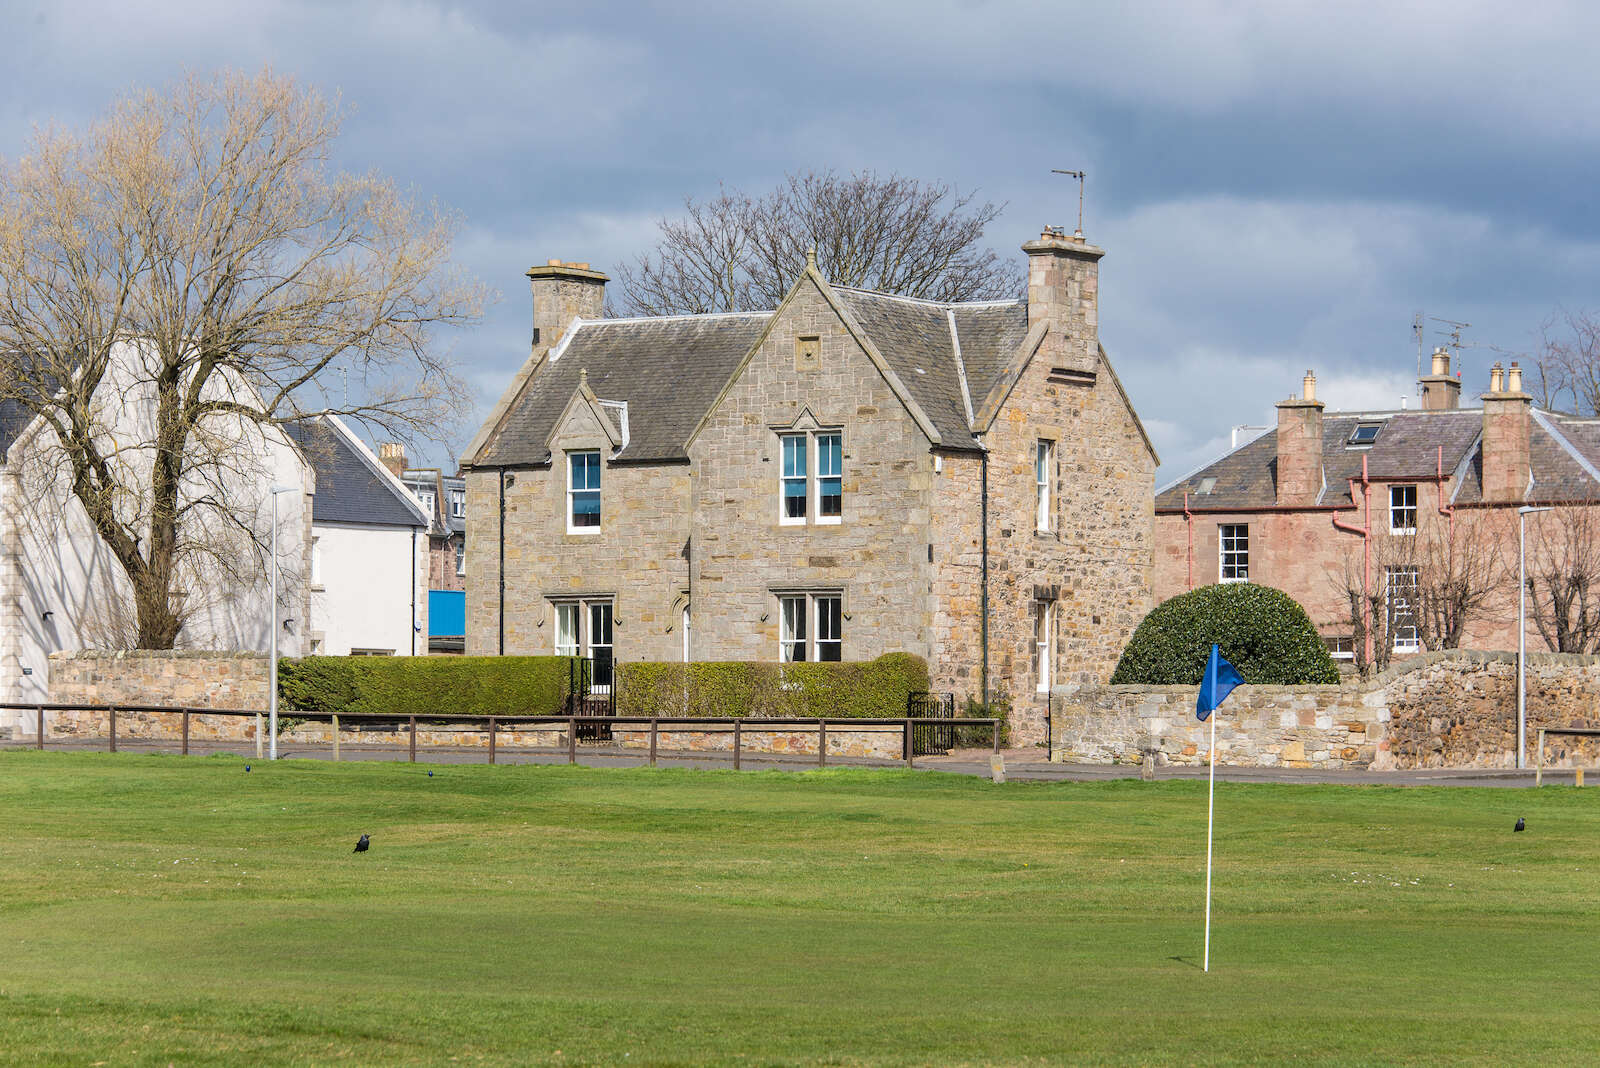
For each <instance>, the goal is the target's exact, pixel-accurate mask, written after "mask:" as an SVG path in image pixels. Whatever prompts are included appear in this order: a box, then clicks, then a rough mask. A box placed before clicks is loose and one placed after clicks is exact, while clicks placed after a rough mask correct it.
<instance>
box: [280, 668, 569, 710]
mask: <svg viewBox="0 0 1600 1068" xmlns="http://www.w3.org/2000/svg"><path fill="white" fill-rule="evenodd" d="M571 663H572V658H571V657H565V656H308V657H305V658H303V659H300V660H280V661H279V662H278V696H279V697H280V699H282V700H283V701H285V702H286V703H287V704H288V705H289V707H290V708H291V709H300V710H304V711H312V712H325V713H326V712H331V713H335V714H338V713H344V712H385V713H390V714H397V715H423V714H429V715H432V714H437V713H441V712H449V713H454V712H462V713H470V714H473V715H486V716H495V715H540V716H542V715H552V716H553V715H558V714H560V713H561V712H562V711H563V709H562V702H563V701H564V700H565V699H566V695H567V680H568V677H569V671H570V667H569V665H570V664H571Z"/></svg>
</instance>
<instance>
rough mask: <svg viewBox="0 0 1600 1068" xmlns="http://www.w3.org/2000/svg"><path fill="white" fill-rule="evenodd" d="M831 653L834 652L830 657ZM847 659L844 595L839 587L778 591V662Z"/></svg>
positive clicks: (796, 662)
mask: <svg viewBox="0 0 1600 1068" xmlns="http://www.w3.org/2000/svg"><path fill="white" fill-rule="evenodd" d="M796 624H798V626H796ZM835 628H836V629H835ZM797 632H798V633H797ZM829 653H832V654H833V655H832V656H827V655H826V654H829ZM843 660H844V594H843V593H842V592H840V591H839V590H815V591H810V590H808V591H803V592H802V591H795V592H792V593H788V592H786V593H780V594H778V662H779V663H781V664H798V663H808V664H812V663H839V662H841V661H843Z"/></svg>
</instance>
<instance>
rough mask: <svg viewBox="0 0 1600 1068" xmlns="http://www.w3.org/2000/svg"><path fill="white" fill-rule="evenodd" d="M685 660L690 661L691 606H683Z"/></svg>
mask: <svg viewBox="0 0 1600 1068" xmlns="http://www.w3.org/2000/svg"><path fill="white" fill-rule="evenodd" d="M683 662H684V663H685V664H687V663H688V662H689V606H688V605H684V606H683Z"/></svg>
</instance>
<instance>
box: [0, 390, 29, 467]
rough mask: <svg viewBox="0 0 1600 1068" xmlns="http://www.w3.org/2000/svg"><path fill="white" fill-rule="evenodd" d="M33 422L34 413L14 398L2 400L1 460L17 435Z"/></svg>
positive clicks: (0, 423) (0, 426) (0, 405)
mask: <svg viewBox="0 0 1600 1068" xmlns="http://www.w3.org/2000/svg"><path fill="white" fill-rule="evenodd" d="M31 422H33V413H32V412H30V411H28V409H26V408H24V407H23V406H22V405H21V404H18V403H17V402H16V401H14V400H0V461H3V460H4V459H5V455H6V450H7V449H9V448H11V443H12V442H13V441H16V440H17V435H18V434H20V433H22V432H23V430H25V429H26V428H27V426H28V424H29V423H31Z"/></svg>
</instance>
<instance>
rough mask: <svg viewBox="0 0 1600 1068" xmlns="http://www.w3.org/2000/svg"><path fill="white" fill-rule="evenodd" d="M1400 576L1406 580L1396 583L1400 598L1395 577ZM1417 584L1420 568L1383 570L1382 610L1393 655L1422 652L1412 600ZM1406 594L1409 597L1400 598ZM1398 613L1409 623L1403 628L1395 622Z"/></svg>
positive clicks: (1399, 567) (1406, 565)
mask: <svg viewBox="0 0 1600 1068" xmlns="http://www.w3.org/2000/svg"><path fill="white" fill-rule="evenodd" d="M1402 574H1403V575H1406V576H1407V577H1408V579H1409V581H1407V582H1404V583H1401V584H1399V586H1398V592H1399V593H1400V594H1401V595H1400V596H1399V597H1397V596H1396V593H1397V585H1396V583H1395V578H1396V576H1398V575H1402ZM1421 585H1422V573H1421V569H1420V568H1418V567H1416V566H1415V565H1412V564H1403V565H1400V566H1394V567H1386V568H1384V569H1383V610H1384V613H1385V614H1386V615H1387V617H1388V620H1389V627H1388V629H1389V645H1390V648H1391V649H1392V650H1393V651H1394V652H1397V653H1416V652H1420V651H1421V650H1422V634H1421V631H1419V630H1418V629H1417V617H1416V598H1417V593H1418V589H1419V587H1420V586H1421ZM1406 591H1409V592H1410V596H1405V595H1404V594H1405V592H1406ZM1397 601H1398V602H1399V603H1398V605H1397V603H1396V602H1397ZM1401 612H1404V613H1405V614H1406V618H1408V619H1410V620H1411V622H1410V623H1408V624H1406V625H1405V626H1403V627H1402V626H1399V625H1397V624H1396V622H1395V621H1396V620H1397V619H1399V618H1400V614H1401Z"/></svg>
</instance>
